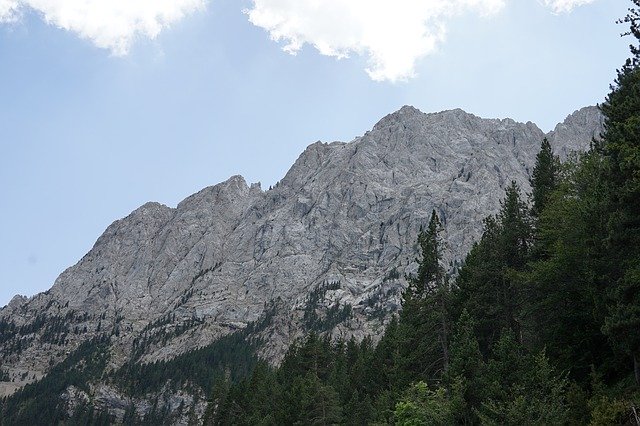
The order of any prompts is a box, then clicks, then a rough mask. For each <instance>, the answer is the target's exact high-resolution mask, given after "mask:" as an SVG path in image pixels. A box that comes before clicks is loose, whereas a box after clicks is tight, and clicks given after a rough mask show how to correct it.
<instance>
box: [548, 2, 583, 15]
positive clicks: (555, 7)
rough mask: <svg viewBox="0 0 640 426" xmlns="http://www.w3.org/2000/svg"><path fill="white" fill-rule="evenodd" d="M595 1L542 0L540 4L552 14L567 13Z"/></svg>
mask: <svg viewBox="0 0 640 426" xmlns="http://www.w3.org/2000/svg"><path fill="white" fill-rule="evenodd" d="M594 1H595V0H542V4H544V5H545V6H547V7H548V8H550V9H551V10H552V11H553V12H554V13H568V12H571V11H572V10H573V9H575V8H576V7H578V6H584V5H585V4H589V3H593V2H594Z"/></svg>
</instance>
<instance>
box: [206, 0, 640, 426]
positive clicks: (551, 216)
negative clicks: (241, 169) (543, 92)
mask: <svg viewBox="0 0 640 426" xmlns="http://www.w3.org/2000/svg"><path fill="white" fill-rule="evenodd" d="M634 3H635V4H636V5H640V0H634ZM622 22H626V23H628V24H630V32H629V35H632V36H633V37H635V38H636V39H640V12H638V11H637V10H635V9H631V10H630V13H629V15H628V16H627V17H626V18H625V19H624V20H623V21H622ZM631 51H632V55H633V56H632V58H630V59H629V60H628V61H627V62H626V64H625V65H624V66H623V67H622V68H621V69H620V70H619V71H618V76H617V79H616V80H615V82H614V84H613V85H612V88H611V92H610V94H609V95H608V97H607V99H606V101H605V102H604V104H603V105H602V106H601V109H602V111H603V113H604V114H605V117H606V122H605V129H606V130H605V133H604V135H603V139H602V140H601V141H595V140H594V142H593V144H592V147H591V149H590V150H589V151H588V152H586V153H584V154H582V155H576V156H573V157H572V158H569V159H568V160H567V161H565V162H564V163H561V162H560V161H559V159H558V158H557V157H556V156H555V155H554V153H553V152H552V149H551V146H550V144H549V143H548V142H547V141H546V140H544V141H542V144H541V150H540V152H539V154H538V156H537V161H536V166H535V169H534V171H533V174H532V179H531V185H532V188H533V190H532V192H531V193H530V194H523V193H522V191H521V190H520V188H519V187H518V185H517V184H516V183H515V182H513V183H512V184H511V185H510V186H509V187H508V188H507V190H506V194H505V196H504V199H503V202H502V204H501V210H500V212H499V213H498V214H497V215H495V216H490V217H488V218H486V220H485V221H484V233H483V235H482V238H481V240H480V241H478V242H477V243H476V244H475V245H474V247H473V249H472V250H471V252H470V253H469V255H468V256H467V258H466V260H465V262H464V265H463V266H462V268H461V270H460V272H459V274H458V275H457V276H456V277H455V279H452V277H450V276H448V275H447V273H446V272H445V271H446V270H445V268H444V267H443V265H442V262H441V259H442V257H441V254H442V242H441V239H440V237H439V236H440V233H441V225H440V220H439V218H438V215H437V214H436V212H435V211H434V212H433V215H432V218H431V221H430V223H429V226H428V228H427V229H424V230H422V231H421V232H420V234H419V235H418V237H417V242H418V245H419V247H420V252H421V257H420V259H419V264H420V267H419V270H418V271H417V274H415V276H412V277H409V280H410V286H409V287H408V288H407V290H406V291H405V293H404V296H403V310H402V311H401V313H400V315H399V317H398V318H397V319H395V320H394V321H393V322H392V323H391V324H390V325H389V326H388V328H387V329H386V332H385V334H384V337H383V338H382V340H381V341H380V342H379V343H378V344H377V345H374V344H373V343H372V342H371V340H369V339H365V340H364V341H362V342H360V343H358V342H356V341H355V340H350V341H347V342H342V341H339V342H331V341H330V340H329V339H327V338H323V337H320V336H318V335H315V334H312V335H310V336H308V337H307V338H306V339H304V340H302V341H300V342H299V343H298V344H297V345H296V346H295V347H293V348H292V349H291V350H290V351H289V352H288V354H287V356H286V357H285V359H284V361H283V363H282V365H280V367H279V368H277V369H273V368H270V367H269V366H268V365H267V364H258V366H257V367H256V369H255V370H254V372H253V374H252V375H251V376H250V377H248V378H247V379H245V380H243V381H240V382H237V383H230V382H228V381H220V382H219V383H218V384H217V386H216V388H215V390H214V392H213V394H212V400H211V404H210V407H209V412H208V416H207V418H206V422H207V423H210V424H247V425H254V424H273V425H276V424H338V423H344V424H371V423H377V424H388V423H395V424H406V425H422V424H424V425H431V424H488V425H490V424H495V425H498V424H500V425H502V424H508V425H523V424H540V425H551V424H558V425H563V424H575V425H578V424H594V425H609V424H634V425H635V424H640V388H639V385H640V47H638V46H635V45H632V46H631Z"/></svg>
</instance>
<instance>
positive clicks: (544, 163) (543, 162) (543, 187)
mask: <svg viewBox="0 0 640 426" xmlns="http://www.w3.org/2000/svg"><path fill="white" fill-rule="evenodd" d="M559 165H560V161H559V159H558V157H556V156H555V155H553V150H552V149H551V144H550V143H549V141H548V140H547V138H544V140H543V141H542V145H541V146H540V152H538V155H537V156H536V165H535V167H534V168H533V173H531V179H530V180H529V183H531V188H533V189H532V192H531V204H532V206H531V214H532V215H533V216H534V217H539V216H540V213H541V212H542V211H543V210H544V207H545V205H546V204H547V202H548V201H549V196H550V195H551V192H552V191H553V190H554V189H555V187H556V184H557V178H558V171H559Z"/></svg>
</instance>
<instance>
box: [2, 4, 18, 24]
mask: <svg viewBox="0 0 640 426" xmlns="http://www.w3.org/2000/svg"><path fill="white" fill-rule="evenodd" d="M19 8H20V4H18V1H17V0H0V23H3V22H7V23H9V22H16V21H17V20H18V17H19V13H18V9H19Z"/></svg>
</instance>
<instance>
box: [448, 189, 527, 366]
mask: <svg viewBox="0 0 640 426" xmlns="http://www.w3.org/2000/svg"><path fill="white" fill-rule="evenodd" d="M531 244H532V228H531V221H530V218H529V215H528V209H527V206H526V204H525V203H524V202H523V201H522V200H521V198H520V189H519V188H518V185H517V184H516V183H515V182H512V183H511V185H510V186H509V187H508V188H507V190H506V195H505V199H504V201H503V202H502V206H501V209H500V212H499V213H498V215H497V216H496V217H489V218H487V219H486V220H485V228H484V233H483V235H482V239H481V240H480V242H479V243H477V244H476V245H474V247H473V248H472V249H471V252H470V253H469V255H468V256H467V259H466V261H465V264H464V265H463V267H462V268H461V270H460V274H459V277H458V280H457V288H456V291H455V302H456V303H455V305H456V307H457V311H458V312H461V310H462V309H463V308H466V309H467V310H468V312H469V314H470V315H471V316H472V317H473V318H474V319H475V321H476V324H477V325H476V327H477V332H478V341H479V343H480V349H481V350H482V353H483V354H485V355H486V354H488V352H489V348H490V347H491V345H492V344H493V343H494V342H496V341H497V340H498V338H499V336H500V332H501V331H502V330H503V329H511V330H514V331H515V332H516V333H517V334H518V335H520V331H521V325H522V319H521V317H520V312H521V303H522V286H521V279H520V277H519V276H518V271H520V270H522V269H523V267H524V266H525V265H526V263H527V259H528V254H529V250H530V247H531Z"/></svg>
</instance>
